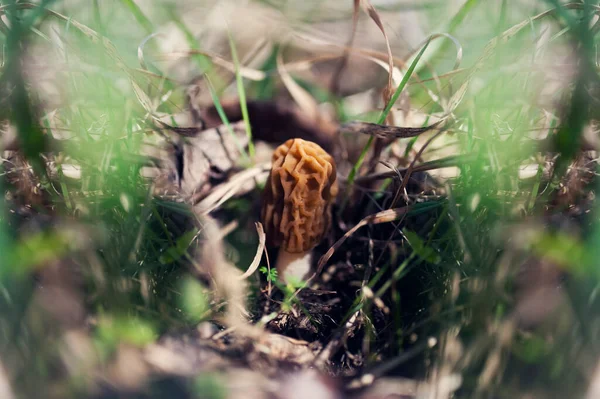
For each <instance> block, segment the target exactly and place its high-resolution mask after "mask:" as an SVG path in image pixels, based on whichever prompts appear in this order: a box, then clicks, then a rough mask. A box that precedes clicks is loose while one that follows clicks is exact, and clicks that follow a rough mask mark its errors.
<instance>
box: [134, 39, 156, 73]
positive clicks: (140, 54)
mask: <svg viewBox="0 0 600 399" xmlns="http://www.w3.org/2000/svg"><path fill="white" fill-rule="evenodd" d="M157 36H161V34H160V33H158V32H154V33H153V34H151V35H148V36H146V37H145V38H144V40H142V42H141V43H140V45H139V46H138V49H137V55H138V61H139V63H140V66H141V67H142V69H143V70H146V71H147V70H148V64H146V59H145V57H144V47H145V46H146V43H148V41H149V40H150V39H153V38H155V37H157Z"/></svg>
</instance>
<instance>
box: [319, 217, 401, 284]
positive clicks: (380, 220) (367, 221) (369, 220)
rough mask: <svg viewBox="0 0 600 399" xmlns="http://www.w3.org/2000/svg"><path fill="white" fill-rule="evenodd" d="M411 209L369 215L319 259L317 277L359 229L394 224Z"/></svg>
mask: <svg viewBox="0 0 600 399" xmlns="http://www.w3.org/2000/svg"><path fill="white" fill-rule="evenodd" d="M410 209H411V207H410V206H405V207H402V208H396V209H387V210H385V211H381V212H377V213H375V214H373V215H369V216H367V217H365V218H364V219H362V220H361V221H360V222H358V223H357V224H356V226H354V227H353V228H351V229H350V230H348V231H347V232H346V234H344V235H343V236H342V237H341V238H340V239H339V240H337V241H336V242H335V244H333V246H332V247H331V248H329V249H328V250H327V252H326V253H325V255H323V256H322V257H321V259H319V264H318V267H317V272H316V273H315V275H317V274H319V273H320V271H321V270H322V269H323V266H325V264H326V263H327V261H329V259H330V258H331V257H332V256H333V254H334V253H335V251H336V250H337V249H338V248H339V247H340V246H341V245H342V244H343V243H344V242H345V241H346V240H347V239H348V238H349V237H350V236H352V235H353V234H354V233H356V231H357V230H358V229H360V228H361V227H363V226H366V225H369V224H380V223H389V222H394V221H396V220H398V219H400V218H401V217H404V216H405V215H406V213H407V212H408V211H409V210H410ZM311 278H312V277H311Z"/></svg>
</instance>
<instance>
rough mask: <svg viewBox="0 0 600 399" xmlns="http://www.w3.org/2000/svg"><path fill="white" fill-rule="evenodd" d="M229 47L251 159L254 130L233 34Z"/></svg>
mask: <svg viewBox="0 0 600 399" xmlns="http://www.w3.org/2000/svg"><path fill="white" fill-rule="evenodd" d="M229 47H231V58H232V60H233V64H234V65H235V80H236V83H237V91H238V96H239V98H240V107H241V108H242V117H243V118H244V126H245V127H246V134H247V135H248V151H249V152H250V157H251V158H253V157H254V143H252V128H251V127H250V117H249V116H248V104H247V103H246V91H245V89H244V80H243V79H242V74H241V73H240V62H239V60H238V56H237V51H236V49H235V43H234V42H233V38H232V37H231V34H230V35H229Z"/></svg>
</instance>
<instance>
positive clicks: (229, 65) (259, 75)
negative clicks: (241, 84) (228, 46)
mask: <svg viewBox="0 0 600 399" xmlns="http://www.w3.org/2000/svg"><path fill="white" fill-rule="evenodd" d="M192 55H203V56H205V57H208V58H210V60H211V61H212V62H213V63H214V64H216V65H218V66H220V67H222V68H224V69H226V70H227V71H229V72H231V73H235V64H234V63H233V62H231V61H229V60H227V59H225V58H223V57H221V56H220V55H218V54H214V53H211V52H210V51H204V50H189V51H174V52H170V53H168V54H164V55H158V56H157V57H156V59H158V60H161V61H165V60H172V59H173V58H183V57H189V56H192ZM239 72H240V75H242V77H244V78H246V79H249V80H253V81H257V82H258V81H261V80H263V79H265V78H266V77H267V74H266V73H265V72H263V71H260V70H258V69H254V68H250V67H247V66H244V65H240V66H239Z"/></svg>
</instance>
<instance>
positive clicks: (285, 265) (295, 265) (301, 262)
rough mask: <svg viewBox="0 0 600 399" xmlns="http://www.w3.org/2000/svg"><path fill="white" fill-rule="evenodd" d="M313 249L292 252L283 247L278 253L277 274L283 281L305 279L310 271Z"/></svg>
mask: <svg viewBox="0 0 600 399" xmlns="http://www.w3.org/2000/svg"><path fill="white" fill-rule="evenodd" d="M311 253H312V252H311V251H306V252H298V253H291V252H288V251H286V250H285V249H283V248H280V249H279V254H278V255H277V265H276V266H275V268H276V269H277V275H278V276H279V279H280V280H281V281H283V282H286V283H287V282H289V281H290V280H297V281H301V280H305V279H306V277H307V276H308V274H309V272H310V261H311Z"/></svg>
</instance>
